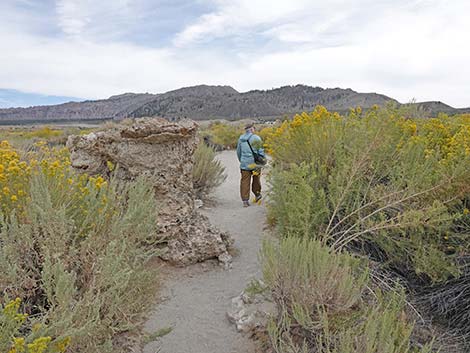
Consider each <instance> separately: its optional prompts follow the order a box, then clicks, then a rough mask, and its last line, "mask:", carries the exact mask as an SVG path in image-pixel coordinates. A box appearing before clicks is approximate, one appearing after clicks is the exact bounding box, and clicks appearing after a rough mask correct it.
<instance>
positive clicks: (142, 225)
mask: <svg viewBox="0 0 470 353" xmlns="http://www.w3.org/2000/svg"><path fill="white" fill-rule="evenodd" d="M67 178H69V175H63V177H60V176H58V177H57V178H50V177H47V176H46V175H45V174H44V173H35V174H34V175H33V177H32V180H31V187H30V197H29V200H28V202H27V205H26V207H25V209H24V214H23V215H22V216H21V217H18V218H16V217H11V221H9V222H3V223H2V224H1V225H0V239H1V242H0V290H1V291H2V293H4V296H5V297H9V298H16V297H18V298H22V303H23V304H22V310H23V311H24V312H26V313H27V314H29V319H28V321H27V323H26V327H25V328H23V329H22V332H23V335H24V336H25V338H26V342H33V341H34V339H36V338H37V337H53V338H54V339H60V338H66V337H68V338H70V340H71V342H70V349H71V351H80V352H100V353H105V352H116V351H119V348H118V346H116V345H115V344H114V341H113V340H114V338H115V337H116V335H117V334H119V333H123V332H127V331H130V330H132V329H133V328H135V325H136V324H138V323H139V318H140V315H141V313H142V312H143V311H145V309H146V308H148V307H149V305H150V304H151V298H152V297H153V293H154V281H155V271H154V270H152V269H150V267H149V266H147V262H148V260H149V259H150V258H151V257H152V256H153V255H154V254H155V250H154V249H155V248H156V247H154V246H153V245H154V243H155V241H156V231H157V229H156V217H155V216H156V212H157V210H156V204H155V199H154V194H153V189H152V187H151V185H148V183H147V182H145V181H144V180H143V179H139V180H137V181H135V182H133V183H130V184H126V185H123V184H118V183H117V182H111V183H110V184H109V185H103V184H104V183H102V181H101V180H98V179H97V180H93V179H90V181H89V183H98V184H97V186H98V187H96V186H94V185H90V186H85V187H84V188H83V189H82V190H83V192H82V194H81V195H79V197H77V194H76V193H71V192H70V191H69V190H68V189H67V188H66V187H64V185H68V184H67V182H68V179H67ZM119 347H120V348H121V349H122V348H123V347H122V346H121V345H119Z"/></svg>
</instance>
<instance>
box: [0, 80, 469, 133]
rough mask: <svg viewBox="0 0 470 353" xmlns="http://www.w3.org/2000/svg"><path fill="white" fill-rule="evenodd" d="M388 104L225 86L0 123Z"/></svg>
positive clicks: (132, 96) (29, 112) (308, 91)
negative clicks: (238, 89)
mask: <svg viewBox="0 0 470 353" xmlns="http://www.w3.org/2000/svg"><path fill="white" fill-rule="evenodd" d="M389 101H392V102H395V103H396V104H400V103H399V102H398V101H397V100H395V99H393V98H391V97H388V96H386V95H383V94H379V93H375V92H371V93H360V92H357V91H355V90H353V89H351V88H339V87H336V88H322V87H318V86H308V85H304V84H297V85H286V86H282V87H276V88H272V89H266V90H257V89H255V90H250V91H247V92H238V91H237V90H235V89H234V88H233V87H231V86H227V85H220V86H215V85H205V84H202V85H197V86H189V87H182V88H179V89H176V90H172V91H168V92H165V93H159V94H152V93H132V92H126V93H123V94H119V95H113V96H111V97H109V98H107V99H99V100H86V101H83V102H67V103H62V104H57V105H47V106H33V107H28V108H6V109H0V123H3V124H5V123H28V122H37V123H47V122H60V121H63V122H67V121H92V120H93V121H97V120H120V119H124V118H127V117H143V116H160V117H164V118H168V119H179V118H190V119H194V120H208V119H228V120H237V119H241V118H276V117H279V116H283V115H286V114H287V115H292V114H295V113H298V112H302V111H310V110H313V109H314V108H315V106H317V105H319V104H321V105H324V106H325V107H326V108H328V109H329V110H332V111H339V112H344V111H347V110H349V109H350V108H352V107H356V106H361V107H363V108H365V109H367V108H370V107H372V106H374V105H379V106H381V105H384V104H386V103H387V102H389ZM415 104H416V105H417V106H418V109H420V110H422V111H425V112H428V113H429V114H430V115H436V114H437V113H439V112H444V113H448V114H455V113H462V112H470V108H465V109H456V108H453V107H451V106H449V105H447V104H445V103H442V102H440V101H431V102H420V103H415Z"/></svg>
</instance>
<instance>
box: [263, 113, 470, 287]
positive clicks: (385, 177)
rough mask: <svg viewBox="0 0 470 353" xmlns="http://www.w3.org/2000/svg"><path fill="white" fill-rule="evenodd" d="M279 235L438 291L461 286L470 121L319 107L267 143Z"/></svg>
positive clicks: (468, 222)
mask: <svg viewBox="0 0 470 353" xmlns="http://www.w3.org/2000/svg"><path fill="white" fill-rule="evenodd" d="M267 145H268V148H269V150H270V151H271V154H272V156H273V159H274V170H273V173H272V179H271V181H272V184H273V197H272V202H271V206H270V214H271V218H272V219H275V220H276V222H277V224H278V226H279V228H280V230H281V233H283V234H290V235H294V234H295V235H300V236H307V237H313V238H317V239H321V240H322V241H325V242H327V243H328V244H330V245H331V246H333V247H334V248H336V249H338V250H340V249H343V248H344V247H349V248H356V249H357V248H360V249H363V250H362V251H365V252H367V253H368V254H369V255H371V256H372V257H373V258H374V259H376V260H380V261H383V262H387V263H388V264H390V266H392V267H399V268H401V269H402V271H403V272H405V273H411V272H413V273H414V274H415V275H418V276H421V277H422V278H423V279H426V278H427V279H429V280H430V281H432V282H437V281H445V280H447V279H448V278H450V277H453V276H458V274H459V267H458V264H457V263H458V261H456V258H457V255H459V256H460V255H461V254H464V253H467V251H468V245H469V241H468V237H467V234H468V233H469V232H470V219H469V217H468V215H467V214H466V213H465V211H464V210H465V209H468V208H469V202H470V198H469V193H470V174H469V173H468V170H469V169H470V118H469V116H468V115H462V116H456V117H448V116H446V115H440V116H438V117H437V118H432V119H409V118H406V117H404V114H403V113H402V112H401V111H400V110H399V109H395V108H393V107H387V108H383V109H379V108H377V107H375V108H373V109H371V110H370V111H367V112H364V111H362V110H361V109H360V108H357V109H352V110H351V112H350V113H349V114H348V115H346V116H341V115H339V114H337V113H332V112H329V111H327V110H326V109H325V108H324V107H321V106H319V107H317V108H316V109H315V110H314V111H313V112H312V113H302V114H298V115H296V116H295V117H294V118H293V119H292V120H290V121H284V122H283V123H282V124H281V125H280V126H279V127H278V128H276V130H275V131H274V132H273V133H272V134H270V135H269V136H268V139H267Z"/></svg>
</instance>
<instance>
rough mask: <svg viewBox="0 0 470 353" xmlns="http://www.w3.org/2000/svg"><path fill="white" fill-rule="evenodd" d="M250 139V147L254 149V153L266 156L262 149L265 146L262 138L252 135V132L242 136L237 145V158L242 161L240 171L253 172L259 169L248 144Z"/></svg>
mask: <svg viewBox="0 0 470 353" xmlns="http://www.w3.org/2000/svg"><path fill="white" fill-rule="evenodd" d="M248 139H250V145H251V147H252V148H253V151H255V152H258V153H259V154H261V155H262V156H265V154H264V150H263V148H262V147H261V146H262V145H263V141H262V140H261V137H259V136H258V135H255V134H252V133H251V132H250V133H245V134H243V135H241V136H240V138H239V139H238V144H237V156H238V160H239V161H240V169H242V170H253V169H256V168H257V166H256V165H255V159H254V157H253V153H252V152H251V149H250V146H249V145H248V142H247V141H248Z"/></svg>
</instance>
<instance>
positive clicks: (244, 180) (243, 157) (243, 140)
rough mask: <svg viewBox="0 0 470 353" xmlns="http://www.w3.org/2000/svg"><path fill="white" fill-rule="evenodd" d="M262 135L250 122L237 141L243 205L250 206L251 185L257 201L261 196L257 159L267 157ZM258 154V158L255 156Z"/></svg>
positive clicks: (259, 171) (259, 168)
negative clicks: (258, 133) (259, 134)
mask: <svg viewBox="0 0 470 353" xmlns="http://www.w3.org/2000/svg"><path fill="white" fill-rule="evenodd" d="M262 146H263V141H262V140H261V137H259V136H258V135H256V134H255V126H254V125H253V124H248V125H246V126H245V133H244V134H243V135H241V136H240V138H239V139H238V143H237V156H238V160H239V162H240V172H241V179H240V196H241V198H242V201H243V207H248V206H250V201H249V200H250V186H251V191H253V194H255V202H259V201H260V200H261V198H262V196H261V166H260V165H259V164H257V163H256V162H255V159H257V160H259V158H262V159H265V158H266V156H265V153H264V150H263V147H262ZM255 154H257V156H256V157H257V158H255Z"/></svg>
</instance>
